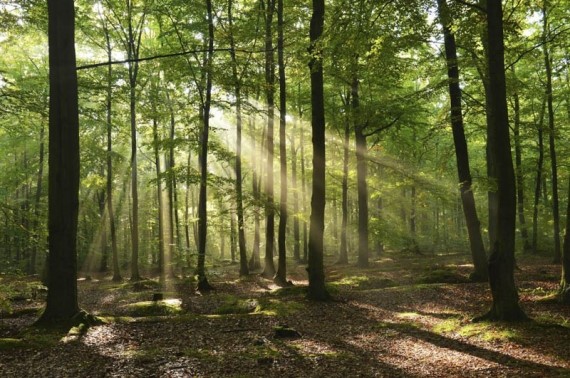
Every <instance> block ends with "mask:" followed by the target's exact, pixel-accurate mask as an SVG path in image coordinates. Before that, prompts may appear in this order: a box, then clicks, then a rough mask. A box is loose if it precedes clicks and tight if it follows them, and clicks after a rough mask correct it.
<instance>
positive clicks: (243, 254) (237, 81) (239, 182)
mask: <svg viewBox="0 0 570 378" xmlns="http://www.w3.org/2000/svg"><path fill="white" fill-rule="evenodd" d="M232 9H233V1H232V0H228V23H229V28H230V31H229V34H230V35H229V38H230V48H231V50H230V55H231V59H232V76H233V80H234V95H235V97H236V162H235V172H236V208H237V209H236V212H237V223H238V224H237V226H238V245H239V262H240V268H239V274H240V276H245V275H247V274H249V269H248V264H247V249H246V242H245V224H244V219H243V176H242V164H241V163H242V162H241V160H242V152H241V149H242V143H241V138H242V110H241V100H242V99H241V78H240V76H239V75H238V70H237V66H238V64H237V58H236V51H235V50H236V46H235V39H234V28H233V15H232ZM232 219H233V218H232Z"/></svg>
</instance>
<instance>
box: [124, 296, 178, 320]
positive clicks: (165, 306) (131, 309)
mask: <svg viewBox="0 0 570 378" xmlns="http://www.w3.org/2000/svg"><path fill="white" fill-rule="evenodd" d="M181 304H182V303H181V301H180V300H179V299H165V300H162V301H156V302H154V301H143V302H136V303H131V304H128V305H126V306H124V307H125V310H126V313H127V315H128V316H133V317H145V316H169V315H177V314H180V313H181V312H182V306H181Z"/></svg>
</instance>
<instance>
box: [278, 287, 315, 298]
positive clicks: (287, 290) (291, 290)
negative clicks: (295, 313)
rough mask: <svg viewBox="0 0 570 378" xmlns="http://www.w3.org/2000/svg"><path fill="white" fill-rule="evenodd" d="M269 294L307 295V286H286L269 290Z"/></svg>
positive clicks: (283, 295)
mask: <svg viewBox="0 0 570 378" xmlns="http://www.w3.org/2000/svg"><path fill="white" fill-rule="evenodd" d="M270 294H271V295H274V296H276V297H298V296H303V297H304V296H305V295H307V286H288V287H281V288H279V289H275V290H271V292H270Z"/></svg>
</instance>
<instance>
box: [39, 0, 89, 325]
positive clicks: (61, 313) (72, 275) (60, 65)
mask: <svg viewBox="0 0 570 378" xmlns="http://www.w3.org/2000/svg"><path fill="white" fill-rule="evenodd" d="M74 23H75V10H74V5H73V0H49V1H48V39H49V67H50V75H49V82H50V111H49V160H48V165H49V200H48V201H49V205H48V206H49V208H48V214H49V215H48V228H49V258H48V265H49V278H48V295H47V306H46V309H45V311H44V312H43V314H42V315H41V317H40V319H39V320H38V323H40V324H41V323H43V324H49V323H61V322H71V321H72V319H73V318H74V317H75V316H76V315H77V314H78V313H79V305H78V302H77V249H76V248H77V247H76V243H77V215H78V209H79V112H78V99H77V71H76V69H75V43H74V40H75V25H74Z"/></svg>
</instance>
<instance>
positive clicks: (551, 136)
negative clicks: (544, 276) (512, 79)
mask: <svg viewBox="0 0 570 378" xmlns="http://www.w3.org/2000/svg"><path fill="white" fill-rule="evenodd" d="M542 22H543V23H542V25H543V30H542V32H543V34H542V42H543V45H542V52H543V54H544V67H545V73H546V103H547V109H548V145H549V148H550V167H551V169H552V217H553V226H554V256H553V263H555V264H560V261H561V256H562V255H561V249H560V208H559V201H558V164H557V161H556V146H555V129H554V105H553V95H552V65H551V61H550V53H549V51H548V44H547V37H548V34H549V25H548V17H547V9H546V2H544V3H543V7H542Z"/></svg>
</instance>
